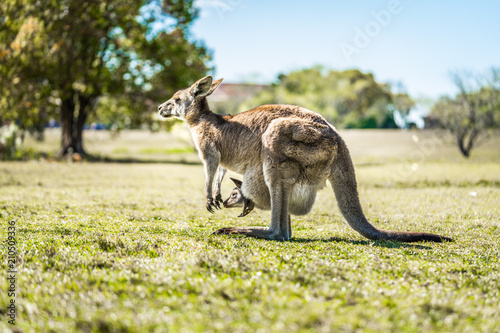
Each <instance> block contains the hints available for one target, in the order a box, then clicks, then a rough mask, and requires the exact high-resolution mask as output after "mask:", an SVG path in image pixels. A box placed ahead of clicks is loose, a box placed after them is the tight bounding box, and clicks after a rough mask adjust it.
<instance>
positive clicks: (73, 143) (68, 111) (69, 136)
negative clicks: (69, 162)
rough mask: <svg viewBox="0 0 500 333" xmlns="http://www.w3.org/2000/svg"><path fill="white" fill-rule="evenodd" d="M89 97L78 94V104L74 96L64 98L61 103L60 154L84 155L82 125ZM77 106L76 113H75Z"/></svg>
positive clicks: (89, 102) (86, 113)
mask: <svg viewBox="0 0 500 333" xmlns="http://www.w3.org/2000/svg"><path fill="white" fill-rule="evenodd" d="M90 104H91V98H88V97H84V96H81V95H78V105H76V104H75V100H74V97H73V96H72V97H71V98H67V99H64V100H63V101H62V104H61V128H62V133H61V135H62V136H61V156H66V155H68V154H73V153H78V154H81V155H86V153H85V150H84V149H83V126H84V125H85V121H86V120H87V115H88V108H89V107H90ZM77 106H78V114H76V111H77Z"/></svg>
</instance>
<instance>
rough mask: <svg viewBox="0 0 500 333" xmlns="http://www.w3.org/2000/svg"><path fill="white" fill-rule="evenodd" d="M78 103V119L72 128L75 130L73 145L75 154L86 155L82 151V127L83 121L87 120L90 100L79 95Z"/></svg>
mask: <svg viewBox="0 0 500 333" xmlns="http://www.w3.org/2000/svg"><path fill="white" fill-rule="evenodd" d="M78 101H79V104H80V105H79V108H78V117H77V119H76V123H75V126H74V127H75V128H74V138H73V140H74V143H75V152H76V153H79V154H82V155H86V152H85V150H84V149H83V126H84V125H85V121H86V120H87V115H88V108H89V106H90V98H87V97H84V96H81V95H79V96H78Z"/></svg>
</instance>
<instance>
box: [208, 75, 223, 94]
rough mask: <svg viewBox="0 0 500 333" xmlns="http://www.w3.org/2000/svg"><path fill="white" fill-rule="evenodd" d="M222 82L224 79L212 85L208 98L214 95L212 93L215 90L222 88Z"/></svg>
mask: <svg viewBox="0 0 500 333" xmlns="http://www.w3.org/2000/svg"><path fill="white" fill-rule="evenodd" d="M222 80H224V79H220V80H217V81H214V82H213V83H212V86H211V87H210V90H209V91H208V93H207V96H210V95H212V93H213V92H214V91H215V89H217V87H218V86H220V84H221V83H222Z"/></svg>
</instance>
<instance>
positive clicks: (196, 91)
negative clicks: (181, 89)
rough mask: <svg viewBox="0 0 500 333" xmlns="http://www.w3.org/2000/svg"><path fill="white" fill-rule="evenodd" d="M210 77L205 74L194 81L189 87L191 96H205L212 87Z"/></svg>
mask: <svg viewBox="0 0 500 333" xmlns="http://www.w3.org/2000/svg"><path fill="white" fill-rule="evenodd" d="M212 81H213V79H212V77H211V76H210V75H209V76H205V77H204V78H201V79H199V80H198V81H196V82H195V83H194V84H193V85H192V86H191V89H189V92H190V93H191V95H193V97H201V96H207V95H209V92H210V89H211V88H212Z"/></svg>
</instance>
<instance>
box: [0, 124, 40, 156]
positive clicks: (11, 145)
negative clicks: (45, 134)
mask: <svg viewBox="0 0 500 333" xmlns="http://www.w3.org/2000/svg"><path fill="white" fill-rule="evenodd" d="M23 141H24V131H23V130H21V129H19V127H18V126H17V125H16V124H15V123H11V124H10V125H6V126H2V127H0V160H2V161H13V160H21V159H30V158H34V157H35V152H34V151H33V150H31V149H26V148H24V147H23Z"/></svg>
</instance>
